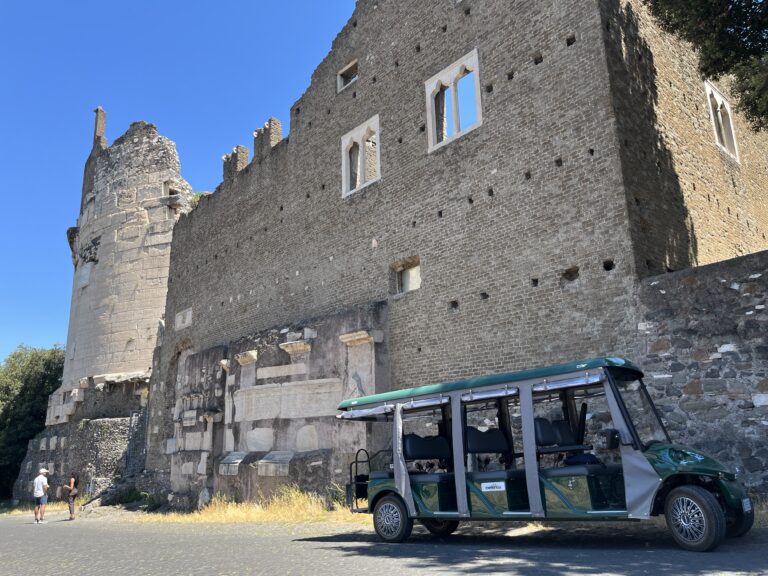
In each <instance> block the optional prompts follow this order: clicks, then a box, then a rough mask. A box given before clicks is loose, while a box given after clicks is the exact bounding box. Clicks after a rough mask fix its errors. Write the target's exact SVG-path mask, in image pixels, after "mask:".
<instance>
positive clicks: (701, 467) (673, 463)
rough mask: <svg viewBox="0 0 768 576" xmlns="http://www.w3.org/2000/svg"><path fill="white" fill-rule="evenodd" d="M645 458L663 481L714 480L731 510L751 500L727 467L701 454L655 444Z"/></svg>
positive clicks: (678, 447) (673, 445) (671, 445)
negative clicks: (684, 476) (684, 477)
mask: <svg viewBox="0 0 768 576" xmlns="http://www.w3.org/2000/svg"><path fill="white" fill-rule="evenodd" d="M645 457H646V458H647V459H648V461H649V462H650V464H651V466H653V468H654V469H655V470H656V472H657V473H658V474H659V476H660V477H661V478H662V480H664V481H666V480H668V479H669V478H671V477H672V476H675V475H676V474H687V475H693V476H709V477H712V478H713V479H714V481H715V482H716V484H717V486H718V488H719V492H720V494H722V496H723V498H724V499H725V502H726V504H727V505H728V507H730V508H734V509H740V508H741V505H742V504H741V503H742V500H743V499H744V498H747V497H748V494H747V490H746V489H745V487H744V486H743V485H742V484H741V483H740V482H738V481H737V480H736V478H735V476H734V475H733V474H732V473H731V472H730V471H729V470H728V469H727V468H726V467H725V466H723V465H722V464H721V463H720V462H718V461H717V460H715V459H714V458H712V457H711V456H709V455H707V454H706V453H704V452H701V451H699V450H693V449H691V448H688V447H687V446H680V445H677V444H654V445H652V446H650V447H649V448H648V449H647V450H646V451H645Z"/></svg>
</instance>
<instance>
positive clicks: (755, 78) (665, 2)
mask: <svg viewBox="0 0 768 576" xmlns="http://www.w3.org/2000/svg"><path fill="white" fill-rule="evenodd" d="M643 2H645V4H646V5H647V6H648V7H649V8H650V10H651V13H652V14H653V16H654V17H655V18H656V20H657V21H658V22H659V23H660V24H661V26H662V27H663V28H664V29H665V30H667V31H669V32H672V33H674V34H676V35H678V36H679V37H681V38H683V39H684V40H687V41H688V42H690V43H691V44H693V46H694V47H695V48H696V49H697V50H698V52H699V71H700V72H701V74H702V75H703V76H704V77H705V78H713V79H717V78H720V77H721V76H723V75H726V74H730V75H733V79H734V81H733V86H732V92H733V95H734V96H735V97H736V98H737V99H738V105H737V109H738V110H739V111H740V112H742V113H743V114H744V115H745V116H746V117H747V119H748V120H749V121H750V123H751V124H752V128H753V130H755V131H758V130H765V129H767V128H768V0H643Z"/></svg>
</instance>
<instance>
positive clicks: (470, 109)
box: [456, 70, 477, 131]
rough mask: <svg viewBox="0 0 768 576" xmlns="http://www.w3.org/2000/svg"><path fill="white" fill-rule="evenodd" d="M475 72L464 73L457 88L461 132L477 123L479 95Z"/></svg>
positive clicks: (466, 71) (467, 71)
mask: <svg viewBox="0 0 768 576" xmlns="http://www.w3.org/2000/svg"><path fill="white" fill-rule="evenodd" d="M475 76H476V74H475V73H474V72H470V71H469V70H465V71H464V75H463V76H462V77H461V78H459V81H458V82H457V83H456V87H457V89H458V93H459V131H464V130H467V129H468V128H471V127H472V126H474V125H475V124H476V123H477V93H476V92H475Z"/></svg>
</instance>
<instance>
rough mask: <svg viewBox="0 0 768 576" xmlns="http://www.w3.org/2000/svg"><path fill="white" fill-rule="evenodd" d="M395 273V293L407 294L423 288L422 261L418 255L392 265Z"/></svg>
mask: <svg viewBox="0 0 768 576" xmlns="http://www.w3.org/2000/svg"><path fill="white" fill-rule="evenodd" d="M391 268H392V272H393V273H394V274H393V275H394V286H393V288H394V290H393V292H394V294H405V293H406V292H413V291H414V290H418V289H419V288H421V263H420V261H419V257H418V256H410V257H408V258H405V259H403V260H400V261H398V262H395V263H394V264H392V266H391Z"/></svg>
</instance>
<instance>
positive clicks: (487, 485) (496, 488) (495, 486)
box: [480, 482, 507, 492]
mask: <svg viewBox="0 0 768 576" xmlns="http://www.w3.org/2000/svg"><path fill="white" fill-rule="evenodd" d="M506 489H507V488H506V487H505V486H504V482H483V483H482V484H480V490H482V491H483V492H504V491H506Z"/></svg>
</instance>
